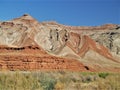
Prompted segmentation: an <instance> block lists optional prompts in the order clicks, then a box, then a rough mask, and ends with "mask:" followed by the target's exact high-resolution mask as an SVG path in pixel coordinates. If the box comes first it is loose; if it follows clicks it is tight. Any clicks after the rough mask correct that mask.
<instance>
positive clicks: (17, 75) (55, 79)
mask: <svg viewBox="0 0 120 90" xmlns="http://www.w3.org/2000/svg"><path fill="white" fill-rule="evenodd" d="M0 90H120V73H106V72H101V73H91V72H68V71H52V72H45V71H44V72H43V71H41V72H35V71H34V72H22V71H16V72H0Z"/></svg>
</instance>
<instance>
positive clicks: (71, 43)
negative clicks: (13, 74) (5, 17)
mask: <svg viewBox="0 0 120 90" xmlns="http://www.w3.org/2000/svg"><path fill="white" fill-rule="evenodd" d="M0 45H1V46H0V68H1V69H6V70H17V69H19V70H44V69H46V70H47V69H53V70H54V69H55V70H56V69H58V70H59V69H61V70H62V69H67V70H76V71H77V70H78V71H119V70H120V27H119V25H116V24H105V25H102V26H93V27H92V26H91V27H90V26H89V27H85V26H78V27H77V26H66V25H62V24H58V23H57V22H41V23H39V22H38V21H37V20H36V19H34V18H32V17H31V16H30V15H28V14H25V15H23V16H22V17H20V18H16V19H13V20H11V21H5V22H0ZM6 55H7V56H6ZM43 64H44V65H43Z"/></svg>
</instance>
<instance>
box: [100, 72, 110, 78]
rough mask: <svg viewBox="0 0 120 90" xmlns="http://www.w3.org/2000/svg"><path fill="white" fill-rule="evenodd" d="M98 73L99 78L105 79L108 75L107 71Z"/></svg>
mask: <svg viewBox="0 0 120 90" xmlns="http://www.w3.org/2000/svg"><path fill="white" fill-rule="evenodd" d="M98 75H99V77H100V78H104V79H105V78H106V77H107V76H108V75H109V73H99V74H98Z"/></svg>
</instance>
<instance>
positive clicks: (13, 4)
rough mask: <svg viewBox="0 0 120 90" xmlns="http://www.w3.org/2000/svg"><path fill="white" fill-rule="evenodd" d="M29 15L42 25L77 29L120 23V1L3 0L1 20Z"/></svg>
mask: <svg viewBox="0 0 120 90" xmlns="http://www.w3.org/2000/svg"><path fill="white" fill-rule="evenodd" d="M24 13H28V14H30V15H31V16H32V17H34V18H36V19H37V20H38V21H39V22H42V21H57V22H58V23H61V24H65V25H74V26H96V25H102V24H106V23H113V24H120V0H0V20H1V21H5V20H10V19H13V18H16V17H20V16H22V15H23V14H24Z"/></svg>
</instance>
